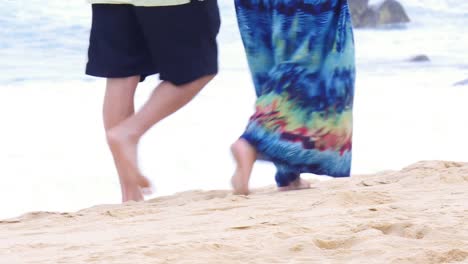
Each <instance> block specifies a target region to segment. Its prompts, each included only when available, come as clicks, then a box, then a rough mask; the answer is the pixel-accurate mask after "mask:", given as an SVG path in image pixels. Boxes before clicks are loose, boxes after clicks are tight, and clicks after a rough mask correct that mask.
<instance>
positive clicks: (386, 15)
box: [377, 0, 410, 25]
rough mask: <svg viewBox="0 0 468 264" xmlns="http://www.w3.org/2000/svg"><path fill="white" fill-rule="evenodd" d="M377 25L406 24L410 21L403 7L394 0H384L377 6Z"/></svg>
mask: <svg viewBox="0 0 468 264" xmlns="http://www.w3.org/2000/svg"><path fill="white" fill-rule="evenodd" d="M377 12H378V13H379V22H378V23H379V25H386V24H396V23H408V22H409V21H410V19H409V17H408V15H407V14H406V11H405V9H404V8H403V6H402V5H401V4H400V3H399V2H398V1H396V0H385V1H384V2H383V3H382V4H381V5H379V6H377Z"/></svg>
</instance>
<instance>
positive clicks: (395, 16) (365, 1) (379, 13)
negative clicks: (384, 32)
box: [348, 0, 410, 28]
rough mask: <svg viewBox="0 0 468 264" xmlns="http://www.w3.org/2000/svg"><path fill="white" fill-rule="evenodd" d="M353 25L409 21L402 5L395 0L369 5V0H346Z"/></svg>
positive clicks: (375, 25) (363, 25) (366, 25)
mask: <svg viewBox="0 0 468 264" xmlns="http://www.w3.org/2000/svg"><path fill="white" fill-rule="evenodd" d="M348 3H349V8H350V12H351V18H352V20H353V25H354V26H355V27H356V28H362V27H377V26H381V25H389V24H402V23H407V22H409V21H410V19H409V17H408V15H407V14H406V12H405V10H404V8H403V6H402V5H401V4H400V3H399V2H398V1H396V0H385V1H383V2H382V3H380V4H378V5H373V6H369V0H348Z"/></svg>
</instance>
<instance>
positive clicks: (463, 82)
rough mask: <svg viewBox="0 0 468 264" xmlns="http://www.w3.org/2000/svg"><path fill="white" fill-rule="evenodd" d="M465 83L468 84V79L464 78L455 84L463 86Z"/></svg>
mask: <svg viewBox="0 0 468 264" xmlns="http://www.w3.org/2000/svg"><path fill="white" fill-rule="evenodd" d="M463 85H468V79H466V80H463V81H459V82H457V83H455V84H454V86H463Z"/></svg>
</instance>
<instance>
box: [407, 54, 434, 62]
mask: <svg viewBox="0 0 468 264" xmlns="http://www.w3.org/2000/svg"><path fill="white" fill-rule="evenodd" d="M409 61H411V62H428V61H431V60H430V59H429V57H428V56H427V55H424V54H421V55H417V56H414V57H412V58H411V59H409Z"/></svg>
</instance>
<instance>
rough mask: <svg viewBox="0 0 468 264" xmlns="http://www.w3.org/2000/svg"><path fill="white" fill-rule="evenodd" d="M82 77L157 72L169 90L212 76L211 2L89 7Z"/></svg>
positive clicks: (215, 23)
mask: <svg viewBox="0 0 468 264" xmlns="http://www.w3.org/2000/svg"><path fill="white" fill-rule="evenodd" d="M92 9H93V20H92V27H91V36H90V45H89V50H88V63H87V65H86V74H88V75H92V76H97V77H106V78H120V77H130V76H136V75H140V76H141V80H142V81H143V80H144V79H145V77H146V76H148V75H152V74H156V73H159V77H160V79H161V80H165V81H170V82H172V83H174V84H175V85H182V84H185V83H189V82H192V81H194V80H196V79H199V78H200V77H203V76H206V75H213V74H216V73H217V72H218V48H217V44H216V36H217V35H218V32H219V27H220V16H219V9H218V4H217V1H216V0H204V1H200V0H192V2H191V3H189V4H184V5H177V6H160V7H159V6H158V7H137V6H133V5H126V4H93V5H92Z"/></svg>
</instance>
